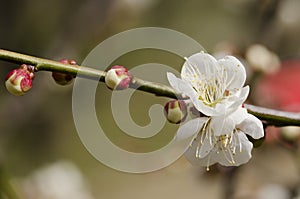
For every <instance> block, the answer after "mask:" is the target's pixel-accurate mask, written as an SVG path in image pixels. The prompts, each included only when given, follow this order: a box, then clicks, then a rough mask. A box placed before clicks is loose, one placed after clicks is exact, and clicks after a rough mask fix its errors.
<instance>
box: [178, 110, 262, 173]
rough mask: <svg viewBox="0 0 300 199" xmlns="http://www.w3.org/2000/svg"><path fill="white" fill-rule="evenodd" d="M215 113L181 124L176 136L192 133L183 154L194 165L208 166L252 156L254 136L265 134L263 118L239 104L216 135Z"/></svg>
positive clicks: (234, 162) (230, 163) (240, 161)
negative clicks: (249, 137)
mask: <svg viewBox="0 0 300 199" xmlns="http://www.w3.org/2000/svg"><path fill="white" fill-rule="evenodd" d="M214 122H215V121H214V117H199V118H196V119H193V120H190V121H189V122H187V123H186V124H184V125H183V126H182V127H180V129H179V130H178V132H177V135H176V139H179V140H180V139H185V138H186V137H191V140H192V141H191V145H190V147H189V149H188V150H187V151H186V153H185V156H186V157H187V159H188V160H189V161H190V162H191V163H192V164H195V165H199V166H206V167H207V170H209V166H210V165H213V164H215V163H220V164H221V165H224V166H239V165H241V164H244V163H247V162H248V161H249V160H250V158H251V151H252V148H253V145H252V143H251V142H250V141H249V140H248V138H247V136H246V134H247V135H249V136H251V137H253V138H254V139H259V138H261V137H263V136H264V131H263V125H262V122H261V121H260V120H259V119H257V118H256V117H255V116H253V115H251V114H248V113H247V110H246V109H245V108H241V107H240V108H238V109H237V110H236V111H235V112H233V113H231V114H230V115H228V116H227V117H226V119H225V122H224V123H225V124H224V129H223V130H222V134H219V135H216V134H215V132H214V128H213V126H212V124H213V123H214Z"/></svg>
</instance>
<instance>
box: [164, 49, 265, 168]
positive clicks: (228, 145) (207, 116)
mask: <svg viewBox="0 0 300 199" xmlns="http://www.w3.org/2000/svg"><path fill="white" fill-rule="evenodd" d="M167 77H168V80H169V82H170V84H171V86H172V87H173V88H174V89H175V90H176V91H178V92H180V93H183V94H185V95H186V96H188V97H189V98H190V101H191V102H192V104H193V105H194V107H195V108H196V109H197V110H198V111H199V112H200V113H202V114H203V115H204V117H197V118H195V119H192V120H190V121H188V122H186V123H185V124H184V125H182V126H181V127H180V128H179V129H178V132H177V134H176V139H178V140H182V139H186V138H187V137H190V139H191V145H190V147H189V148H188V150H187V151H186V153H185V155H186V157H187V159H188V160H189V161H190V162H191V163H193V164H196V165H201V166H206V167H207V169H209V166H210V165H212V164H215V163H220V164H221V165H224V166H239V165H241V164H244V163H246V162H248V161H249V159H250V158H251V151H252V148H253V145H252V143H251V142H250V141H249V140H248V138H247V136H246V134H248V135H249V136H251V137H253V138H254V139H259V138H261V137H263V136H264V130H263V125H262V122H261V121H260V120H259V119H257V118H256V117H254V116H253V115H251V114H248V113H247V110H246V109H245V108H242V104H243V103H244V101H245V100H246V99H247V97H248V94H249V86H245V87H243V86H244V83H245V81H246V71H245V68H244V66H243V64H242V63H241V62H240V61H239V60H238V59H236V58H235V57H233V56H226V57H224V58H223V59H219V60H216V59H215V58H214V57H212V56H211V55H209V54H207V53H204V52H201V53H197V54H194V55H192V56H191V57H189V58H186V61H185V63H184V65H183V67H182V70H181V78H177V77H176V76H175V75H174V74H172V73H168V74H167Z"/></svg>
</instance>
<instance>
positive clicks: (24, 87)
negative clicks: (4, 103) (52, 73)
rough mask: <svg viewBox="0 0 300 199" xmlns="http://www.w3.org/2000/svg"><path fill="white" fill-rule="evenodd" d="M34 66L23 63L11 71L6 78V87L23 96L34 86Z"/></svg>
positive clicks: (12, 92) (14, 93)
mask: <svg viewBox="0 0 300 199" xmlns="http://www.w3.org/2000/svg"><path fill="white" fill-rule="evenodd" d="M33 70H34V67H33V66H30V65H26V64H22V65H21V67H20V68H18V69H14V70H12V71H10V72H9V73H8V74H7V76H6V78H5V86H6V89H7V90H8V91H9V92H10V93H11V94H13V95H16V96H21V95H24V94H25V93H26V92H27V91H29V90H30V89H31V87H32V80H33V78H34V74H33Z"/></svg>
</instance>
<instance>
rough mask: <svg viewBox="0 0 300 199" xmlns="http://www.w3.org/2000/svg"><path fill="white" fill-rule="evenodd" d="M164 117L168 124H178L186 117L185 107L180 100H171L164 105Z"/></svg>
mask: <svg viewBox="0 0 300 199" xmlns="http://www.w3.org/2000/svg"><path fill="white" fill-rule="evenodd" d="M164 110H165V115H166V117H167V119H168V121H169V122H171V123H174V124H179V123H180V122H183V121H184V120H185V118H186V116H187V106H186V104H185V102H184V101H182V100H172V101H169V102H167V103H166V105H165V109H164Z"/></svg>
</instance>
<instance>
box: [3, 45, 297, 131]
mask: <svg viewBox="0 0 300 199" xmlns="http://www.w3.org/2000/svg"><path fill="white" fill-rule="evenodd" d="M0 60H4V61H8V62H13V63H16V64H29V65H33V66H35V70H36V71H51V72H61V73H65V74H70V75H74V76H77V77H81V78H86V79H91V80H99V81H100V82H104V79H105V74H106V73H105V72H104V71H100V70H97V69H93V68H90V67H85V66H74V65H68V64H62V63H60V62H57V61H53V60H48V59H43V58H38V57H34V56H30V55H25V54H21V53H16V52H12V51H7V50H3V49H0ZM130 87H131V88H133V89H137V90H141V91H144V92H148V93H153V94H155V95H157V96H164V97H169V98H175V99H176V98H185V96H183V95H181V94H180V93H177V92H175V90H174V89H173V88H171V87H169V86H166V85H163V84H160V83H155V82H150V81H145V80H142V79H139V78H136V77H134V78H133V81H132V83H131V85H130ZM245 108H247V109H248V112H249V113H251V114H253V115H255V116H256V117H258V118H259V119H261V120H263V121H265V122H266V124H267V125H275V126H300V113H291V112H285V111H278V110H274V109H267V108H263V107H258V106H254V105H249V104H245Z"/></svg>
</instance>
